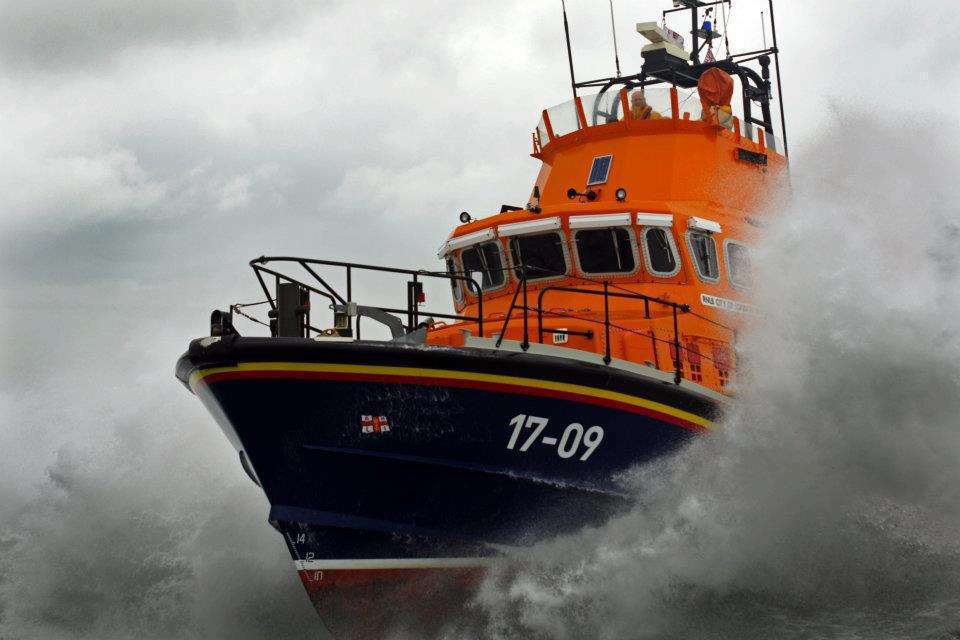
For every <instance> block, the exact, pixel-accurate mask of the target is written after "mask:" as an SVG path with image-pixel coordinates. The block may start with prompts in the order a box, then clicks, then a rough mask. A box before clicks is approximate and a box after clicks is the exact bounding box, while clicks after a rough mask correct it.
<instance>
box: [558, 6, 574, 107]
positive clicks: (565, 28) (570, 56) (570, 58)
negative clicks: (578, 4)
mask: <svg viewBox="0 0 960 640" xmlns="http://www.w3.org/2000/svg"><path fill="white" fill-rule="evenodd" d="M560 5H561V6H562V7H563V33H564V35H566V37H567V62H569V63H570V88H572V89H573V99H574V100H576V99H577V79H576V78H575V77H574V75H573V51H572V50H571V48H570V23H569V22H567V3H566V0H560Z"/></svg>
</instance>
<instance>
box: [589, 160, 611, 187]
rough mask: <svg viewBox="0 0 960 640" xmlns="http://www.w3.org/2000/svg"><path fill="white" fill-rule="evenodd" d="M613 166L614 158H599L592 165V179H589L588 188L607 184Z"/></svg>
mask: <svg viewBox="0 0 960 640" xmlns="http://www.w3.org/2000/svg"><path fill="white" fill-rule="evenodd" d="M612 164H613V156H597V157H596V158H594V159H593V164H592V165H590V177H589V178H588V179H587V186H588V187H590V186H593V185H595V184H605V183H606V182H607V178H608V177H609V176H610V165H612Z"/></svg>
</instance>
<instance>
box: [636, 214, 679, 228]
mask: <svg viewBox="0 0 960 640" xmlns="http://www.w3.org/2000/svg"><path fill="white" fill-rule="evenodd" d="M637 224H638V225H640V226H642V227H672V226H673V215H672V214H669V213H642V212H641V213H637Z"/></svg>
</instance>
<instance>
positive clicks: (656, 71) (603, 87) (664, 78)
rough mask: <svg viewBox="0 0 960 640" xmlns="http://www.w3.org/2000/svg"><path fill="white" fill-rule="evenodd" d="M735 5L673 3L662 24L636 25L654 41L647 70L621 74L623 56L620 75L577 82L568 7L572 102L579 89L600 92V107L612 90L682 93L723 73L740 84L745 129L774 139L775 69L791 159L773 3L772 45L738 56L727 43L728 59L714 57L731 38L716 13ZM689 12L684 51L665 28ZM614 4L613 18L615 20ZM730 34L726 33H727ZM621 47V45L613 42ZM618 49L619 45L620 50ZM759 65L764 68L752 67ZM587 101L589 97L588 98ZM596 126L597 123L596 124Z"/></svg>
mask: <svg viewBox="0 0 960 640" xmlns="http://www.w3.org/2000/svg"><path fill="white" fill-rule="evenodd" d="M732 2H733V0H717V1H712V2H703V1H701V0H674V2H673V5H674V6H673V8H672V9H667V10H665V11H664V12H663V14H662V18H661V21H660V22H659V23H658V22H641V23H639V24H637V32H638V33H639V34H640V35H642V36H643V37H645V38H646V39H647V40H649V44H648V45H646V46H644V47H643V50H642V55H643V67H642V68H641V70H640V72H639V73H636V74H633V75H626V76H622V75H621V74H620V73H619V55H617V56H616V60H617V75H616V76H612V77H605V78H596V79H593V80H586V81H580V82H578V81H577V80H576V77H575V74H574V65H573V52H572V49H571V46H570V29H569V23H568V21H567V15H566V7H565V6H564V31H565V34H566V38H567V57H568V61H569V64H570V84H571V88H572V90H573V97H574V99H576V98H577V97H578V96H579V90H581V89H587V88H594V89H597V88H599V89H600V91H599V93H598V94H597V96H596V97H595V98H594V99H595V101H596V102H597V103H599V104H610V106H612V107H614V108H616V107H615V105H614V104H613V103H614V102H615V99H611V98H610V97H607V94H608V93H610V92H611V90H613V95H616V94H617V93H618V92H619V90H620V89H626V90H627V91H628V92H630V91H633V90H635V89H638V90H645V89H646V88H647V87H650V86H652V85H670V86H673V87H677V88H681V89H693V88H695V87H697V84H698V82H699V80H700V77H701V76H702V75H703V74H704V73H706V72H707V71H708V70H709V69H712V68H718V69H721V70H722V71H724V72H726V73H728V74H730V76H732V77H735V78H738V79H739V80H740V89H741V97H742V106H743V118H742V121H743V124H744V125H745V126H746V127H747V128H750V127H752V126H754V125H756V126H758V127H760V128H762V129H763V130H764V131H765V132H766V134H767V137H768V138H769V137H770V136H772V135H775V127H774V121H773V116H772V113H771V105H770V101H771V95H772V88H773V85H772V82H771V64H772V65H773V67H774V72H775V75H776V80H777V92H778V102H779V107H780V108H779V111H780V118H779V119H780V132H781V136H782V141H783V151H784V155H785V156H787V155H789V154H788V147H787V130H786V115H785V111H784V106H783V90H782V83H781V76H780V58H779V48H778V46H777V27H776V20H775V18H774V8H773V0H767V6H768V9H769V12H770V24H771V28H772V35H773V46H770V47H767V46H766V45H765V46H764V48H763V49H759V50H754V51H746V52H742V53H733V52H731V51H730V48H729V39H728V38H726V39H724V45H725V49H726V50H725V53H726V57H723V58H719V59H718V58H717V57H716V55H715V54H714V50H713V49H714V44H716V43H719V42H720V40H721V38H724V37H725V35H726V34H724V33H721V32H719V31H717V30H716V28H715V25H716V18H715V15H714V13H715V11H716V10H717V9H719V10H720V11H721V12H724V15H726V11H727V9H728V8H729V7H730V6H731V5H732ZM684 11H685V12H688V13H689V14H690V32H689V35H690V37H691V42H690V47H689V49H688V48H686V47H685V37H684V35H681V34H680V33H678V32H676V31H674V30H673V29H671V28H669V27H668V26H667V24H666V19H667V16H669V15H672V14H676V13H680V12H684ZM612 16H613V14H612V4H611V18H612ZM725 30H726V29H725ZM614 42H616V40H614ZM615 46H616V45H615ZM751 63H756V64H757V65H758V66H759V69H757V68H754V67H753V66H751ZM585 97H586V96H585ZM595 124H596V123H595Z"/></svg>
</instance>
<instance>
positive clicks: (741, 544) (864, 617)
mask: <svg viewBox="0 0 960 640" xmlns="http://www.w3.org/2000/svg"><path fill="white" fill-rule="evenodd" d="M846 120H847V121H846V122H844V123H843V127H842V135H840V132H839V131H830V132H828V133H827V134H826V135H824V137H823V139H822V140H820V141H819V142H817V143H816V144H813V145H810V147H809V149H808V151H807V153H806V154H805V155H804V157H803V158H800V159H799V160H797V161H796V162H795V166H794V169H793V181H794V184H793V192H792V194H790V196H789V197H788V198H785V199H784V202H782V203H781V204H780V205H778V206H777V209H778V210H779V212H780V214H779V215H778V216H777V217H776V220H775V221H774V222H773V223H772V224H771V226H770V228H769V229H768V237H767V239H766V240H765V242H764V248H763V250H762V252H761V255H760V256H758V259H757V262H758V268H757V271H758V272H759V275H760V283H759V287H758V291H757V292H756V301H757V303H758V304H759V305H760V306H761V307H762V308H763V309H764V318H763V321H762V322H761V323H759V324H758V325H757V326H756V327H754V328H752V329H751V330H750V331H749V332H748V333H747V335H746V336H744V344H743V358H744V361H745V362H747V363H748V367H749V370H748V372H747V374H746V378H747V379H746V381H745V382H744V384H743V385H742V388H741V390H740V392H741V394H742V401H741V402H740V403H738V406H737V408H736V409H735V410H734V411H733V412H732V413H731V414H730V415H729V416H727V418H726V419H725V421H724V424H723V427H722V429H720V430H718V431H716V432H715V433H713V434H712V435H710V436H708V437H705V438H702V439H700V440H699V441H698V442H697V443H696V444H695V445H694V446H692V447H690V448H688V449H687V450H685V452H684V453H682V454H681V455H679V456H678V457H676V458H674V459H672V460H668V461H665V462H663V463H661V464H659V465H658V466H655V467H653V468H646V469H644V470H642V471H641V472H638V473H636V474H635V476H634V477H633V478H632V479H631V482H632V484H633V488H634V490H635V491H636V494H637V496H638V498H639V505H638V507H637V508H636V509H634V510H633V511H632V513H630V514H628V515H626V516H624V517H621V518H618V519H616V520H615V521H613V522H610V523H609V524H608V525H606V526H604V527H602V528H600V529H595V530H587V531H584V532H582V533H580V534H578V535H576V536H572V537H568V538H563V539H560V540H556V541H553V542H551V543H550V544H547V545H543V546H541V547H539V548H537V549H535V550H534V551H533V552H532V553H531V554H526V553H525V554H524V555H523V557H522V558H521V560H523V561H524V562H525V563H529V562H531V561H533V562H535V566H536V569H530V570H526V571H523V572H521V573H520V574H519V575H514V574H512V573H508V572H507V571H503V572H501V573H499V574H496V575H493V576H491V577H490V578H489V579H488V580H487V581H486V584H485V586H484V588H483V590H482V592H481V594H480V596H479V598H478V602H477V603H476V607H477V608H478V609H480V610H483V611H485V612H486V613H487V614H488V615H489V616H490V617H491V622H490V624H489V626H488V629H487V632H488V635H489V636H490V637H493V638H519V637H523V638H551V639H568V638H569V639H573V638H597V639H611V640H612V639H617V640H621V639H638V640H639V639H648V638H649V639H660V638H737V639H752V638H757V639H760V638H779V639H782V638H844V639H847V638H849V639H853V638H870V639H872V640H881V639H887V638H889V639H891V640H892V639H894V638H905V637H909V638H956V637H960V464H958V463H960V339H958V338H960V337H958V328H960V324H958V321H957V318H958V317H960V286H958V285H960V280H958V275H960V250H958V243H960V226H958V223H960V216H958V215H957V213H958V206H957V202H958V201H960V199H958V196H960V193H958V188H957V184H956V181H955V178H954V176H956V175H957V169H958V166H957V159H956V157H955V156H954V155H953V154H952V151H951V150H950V149H949V147H948V146H947V145H946V144H945V142H944V139H943V138H939V139H935V138H934V137H933V136H930V137H928V138H924V137H923V134H919V136H917V135H914V136H913V137H911V138H910V139H906V138H905V137H901V136H900V135H899V134H898V133H897V131H896V130H893V129H889V128H887V127H885V126H883V124H882V123H880V122H878V121H875V120H873V119H872V118H870V117H867V116H862V117H860V116H858V117H849V118H847V119H846ZM953 133H956V132H953ZM880 150H883V151H882V152H881V151H880ZM892 158H896V160H895V161H891V159H892ZM455 635H457V634H456V633H451V636H455Z"/></svg>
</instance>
